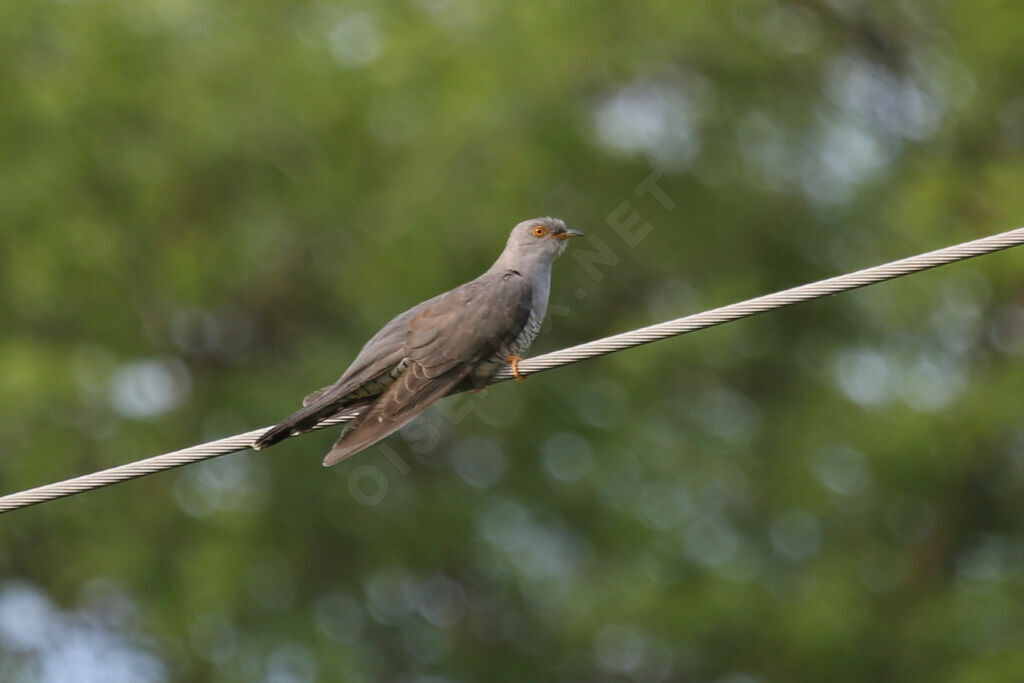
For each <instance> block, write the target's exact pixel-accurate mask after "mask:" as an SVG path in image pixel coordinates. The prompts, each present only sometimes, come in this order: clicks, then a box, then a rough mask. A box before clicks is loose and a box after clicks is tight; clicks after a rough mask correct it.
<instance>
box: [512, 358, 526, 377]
mask: <svg viewBox="0 0 1024 683" xmlns="http://www.w3.org/2000/svg"><path fill="white" fill-rule="evenodd" d="M521 360H522V357H521V356H509V357H508V362H509V364H510V365H511V366H512V376H513V377H515V378H516V381H517V382H525V381H526V375H520V374H519V361H521Z"/></svg>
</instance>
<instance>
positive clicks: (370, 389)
mask: <svg viewBox="0 0 1024 683" xmlns="http://www.w3.org/2000/svg"><path fill="white" fill-rule="evenodd" d="M582 234H583V233H581V232H577V231H576V230H569V229H567V228H566V227H565V223H563V222H562V221H561V220H559V219H557V218H535V219H533V220H528V221H523V222H522V223H520V224H519V225H517V226H516V227H514V228H512V234H511V235H509V238H508V242H507V243H506V244H505V250H504V251H502V252H501V256H499V257H498V260H497V261H495V262H494V265H493V266H491V267H490V269H489V270H488V271H487V272H486V273H484V274H483V275H481V276H480V277H478V278H476V279H475V280H472V281H471V282H467V283H466V284H464V285H461V286H459V287H456V288H455V289H453V290H451V291H450V292H445V293H444V294H441V295H439V296H436V297H434V298H433V299H430V300H428V301H424V302H423V303H421V304H419V305H417V306H414V307H413V308H410V309H409V310H408V311H406V312H405V313H402V314H401V315H399V316H398V317H397V318H395V319H394V320H392V321H391V322H389V323H388V324H387V325H385V326H384V327H383V328H382V329H381V330H380V332H378V333H377V334H375V335H374V336H373V337H372V338H371V339H370V341H368V342H366V345H365V346H363V348H362V350H361V351H360V352H359V355H358V356H356V359H355V360H354V361H353V362H352V365H350V366H349V368H348V370H346V371H345V373H344V374H343V375H342V376H341V378H340V379H338V381H337V382H335V383H334V384H331V385H330V386H326V387H324V388H323V389H320V390H319V391H314V392H313V393H312V394H310V395H309V396H307V397H306V398H305V400H304V401H303V402H302V405H303V407H302V409H301V410H299V411H298V412H296V413H295V414H293V415H292V416H291V417H288V418H287V419H285V420H284V421H283V422H281V423H280V424H278V425H277V426H275V427H272V428H271V429H269V430H267V432H266V433H265V434H263V435H262V436H261V437H260V438H259V439H257V441H256V442H255V443H254V444H253V448H255V449H257V450H259V449H261V448H266V447H267V446H272V445H274V444H275V443H278V442H279V441H282V440H284V439H287V438H288V437H289V436H296V435H298V434H302V433H304V432H308V431H309V430H311V429H312V428H313V427H314V426H316V424H317V423H318V422H320V420H322V419H324V418H326V417H329V416H331V415H335V414H337V413H339V412H341V411H343V410H345V411H347V410H355V409H358V410H359V415H358V417H356V418H355V419H353V420H352V421H351V422H350V423H349V424H348V425H347V427H346V428H345V430H344V431H343V432H342V434H341V436H340V437H339V438H338V441H337V442H336V443H335V444H334V448H333V449H331V452H330V453H328V454H327V457H325V458H324V466H325V467H326V466H330V465H333V464H335V463H337V462H339V461H341V460H342V459H344V458H347V457H348V456H350V455H352V454H353V453H356V452H358V451H361V450H363V449H364V448H367V447H368V446H371V445H373V444H375V443H377V442H378V441H380V440H381V439H383V438H384V437H386V436H388V435H389V434H391V433H392V432H394V431H396V430H398V429H399V428H401V427H402V426H403V425H405V424H406V423H408V422H409V421H410V420H412V419H413V418H414V417H416V416H417V415H419V414H420V413H422V412H423V411H424V410H426V409H427V407H428V406H429V405H430V404H431V403H433V402H434V401H436V400H437V399H439V398H441V397H442V396H445V395H447V394H449V393H451V392H452V391H453V390H455V389H457V388H463V387H466V386H469V387H482V386H484V385H485V382H486V381H487V380H488V379H489V378H490V377H491V375H493V374H494V373H495V372H496V371H497V370H498V369H499V368H500V367H502V366H503V365H505V364H506V363H509V364H511V366H512V371H513V372H514V373H515V376H516V379H518V380H522V379H523V377H522V376H521V375H520V374H519V368H518V363H519V361H520V360H521V358H520V357H519V354H521V353H523V352H524V351H525V350H526V348H527V347H528V346H529V345H530V343H531V342H532V341H533V340H534V338H535V337H536V336H537V333H538V332H539V331H540V326H541V321H542V320H543V319H544V313H545V312H546V311H547V306H548V293H549V292H550V290H551V265H552V264H553V263H554V261H555V258H556V257H557V256H558V255H559V254H561V253H562V252H563V251H564V250H565V246H566V243H567V241H568V239H569V238H571V237H579V236H581V235H582Z"/></svg>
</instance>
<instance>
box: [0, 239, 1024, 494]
mask: <svg viewBox="0 0 1024 683" xmlns="http://www.w3.org/2000/svg"><path fill="white" fill-rule="evenodd" d="M1020 244H1024V228H1017V229H1015V230H1010V231H1007V232H1003V233H999V234H997V235H991V236H989V237H982V238H981V239H977V240H972V241H970V242H964V243H962V244H957V245H953V246H951V247H945V248H943V249H937V250H935V251H930V252H927V253H924V254H918V255H917V256H911V257H908V258H905V259H900V260H898V261H892V262H890V263H885V264H882V265H880V266H874V267H872V268H865V269H863V270H858V271H855V272H852V273H847V274H845V275H838V276H836V277H832V278H828V279H827V280H819V281H818V282H812V283H810V284H806V285H801V286H799V287H793V288H792V289H786V290H782V291H780V292H775V293H773V294H766V295H764V296H759V297H757V298H754V299H748V300H747V301H741V302H739V303H735V304H730V305H728V306H722V307H720V308H715V309H712V310H710V311H704V312H703V313H697V314H694V315H689V316H686V317H683V318H677V319H675V320H669V321H667V322H662V323H658V324H656V325H650V326H648V327H643V328H640V329H636V330H631V331H629V332H623V333H622V334H617V335H613V336H611V337H605V338H603V339H597V340H594V341H591V342H587V343H585V344H579V345H577V346H571V347H569V348H565V349H561V350H560V351H554V352H552V353H547V354H544V355H542V356H536V357H534V358H528V359H526V360H523V361H521V362H520V363H519V372H520V373H521V374H523V375H532V374H537V373H539V372H544V371H546V370H552V369H554V368H558V367H562V366H565V365H570V364H572V363H578V362H580V361H583V360H588V359H590V358H596V357H598V356H604V355H607V354H610V353H615V352H616V351H623V350H625V349H631V348H635V347H637V346H641V345H643V344H649V343H651V342H654V341H658V340H661V339H668V338H670V337H676V336H679V335H682V334H686V333H688V332H694V331H696V330H702V329H705V328H708V327H714V326H715V325H721V324H722V323H727V322H731V321H733V320H739V319H740V318H746V317H749V316H752V315H756V314H758V313H764V312H765V311H771V310H774V309H777V308H783V307H784V306H790V305H792V304H796V303H800V302H802V301H809V300H811V299H818V298H821V297H825V296H829V295H831V294H837V293H839V292H846V291H850V290H852V289H858V288H860V287H865V286H867V285H872V284H876V283H878V282H884V281H886V280H892V279H894V278H898V277H902V276H904V275H910V274H912V273H919V272H921V271H924V270H928V269H930V268H936V267H938V266H943V265H946V264H949V263H954V262H957V261H963V260H965V259H969V258H972V257H974V256H981V255H983V254H990V253H993V252H996V251H1000V250H1002V249H1008V248H1010V247H1014V246H1018V245H1020ZM512 377H513V374H512V371H511V369H510V368H502V369H501V370H499V371H498V372H497V373H496V374H495V375H494V376H493V377H492V378H491V380H490V382H489V384H497V383H499V382H504V381H507V380H509V379H512ZM356 415H358V412H356V411H347V412H342V413H339V414H337V415H334V416H332V417H329V418H326V419H324V420H322V421H321V422H320V423H319V424H318V425H317V426H316V427H315V428H314V429H323V428H324V427H330V426H333V425H336V424H340V423H342V422H347V421H348V420H351V419H352V418H353V417H355V416H356ZM269 428H270V427H269V426H268V427H262V428H260V429H254V430H252V431H249V432H245V433H244V434H236V435H235V436H229V437H227V438H224V439H218V440H216V441H210V442H208V443H204V444H199V445H198V446H192V447H190V448H183V449H181V450H178V451H172V452H170V453H164V454H162V455H156V456H153V457H151V458H146V459H144V460H137V461H135V462H130V463H127V464H124V465H119V466H117V467H112V468H110V469H106V470H101V471H99V472H93V473H91V474H85V475H82V476H79V477H74V478H72V479H66V480H64V481H59V482H55V483H52V484H45V485H43V486H38V487H36V488H32V489H27V490H25V491H20V492H17V493H11V494H8V495H6V496H2V497H0V514H2V513H5V512H10V511H12V510H17V509H20V508H24V507H28V506H30V505H35V504H37V503H43V502H47V501H51V500H56V499H58V498H64V497H65V496H71V495H74V494H76V493H82V492H85V491H91V490H93V489H98V488H101V487H103V486H109V485H110V484H116V483H119V482H122V481H127V480H129V479H135V478H137V477H142V476H145V475H147V474H153V473H155V472H162V471H164V470H169V469H173V468H175V467H181V466H182V465H189V464H191V463H194V462H199V461H201V460H208V459H210V458H215V457H217V456H221V455H227V454H228V453H235V452H237V451H242V450H245V449H246V448H249V447H250V446H251V445H252V443H253V442H254V441H255V440H256V439H257V438H258V437H259V436H260V435H261V434H263V432H265V431H266V430H267V429H269Z"/></svg>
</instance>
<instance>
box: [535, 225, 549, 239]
mask: <svg viewBox="0 0 1024 683" xmlns="http://www.w3.org/2000/svg"><path fill="white" fill-rule="evenodd" d="M547 234H548V229H547V228H545V227H544V226H543V225H535V226H533V236H534V237H544V236H545V235H547Z"/></svg>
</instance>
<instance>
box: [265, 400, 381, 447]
mask: <svg viewBox="0 0 1024 683" xmlns="http://www.w3.org/2000/svg"><path fill="white" fill-rule="evenodd" d="M368 403H369V401H362V402H358V403H350V404H348V405H338V404H336V403H327V404H319V405H309V406H306V407H304V408H301V409H299V410H297V411H295V412H294V413H293V414H292V415H290V416H288V417H287V418H285V419H284V420H282V421H281V422H280V423H279V424H277V425H275V426H274V427H271V428H270V429H268V430H267V431H266V432H264V433H263V435H262V436H260V438H258V439H256V441H255V442H254V443H253V445H252V448H253V450H257V451H258V450H261V449H263V448H267V447H268V446H273V445H274V444H276V443H280V442H282V441H284V440H285V439H287V438H288V437H290V436H297V435H299V434H304V433H306V432H308V431H310V430H311V429H313V427H316V426H317V424H319V422H320V421H321V420H323V419H324V418H325V417H330V416H331V415H335V414H337V413H339V412H341V411H343V410H345V411H348V410H358V409H360V408H362V407H364V406H365V405H367V404H368Z"/></svg>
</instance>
